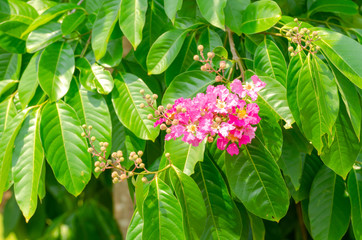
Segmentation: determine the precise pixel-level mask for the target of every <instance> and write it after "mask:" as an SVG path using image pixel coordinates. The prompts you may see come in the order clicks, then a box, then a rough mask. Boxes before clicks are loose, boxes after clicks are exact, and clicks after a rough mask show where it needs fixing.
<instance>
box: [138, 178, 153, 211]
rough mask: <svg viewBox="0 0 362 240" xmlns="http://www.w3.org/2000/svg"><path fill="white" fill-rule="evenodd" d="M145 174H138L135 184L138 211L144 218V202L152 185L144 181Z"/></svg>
mask: <svg viewBox="0 0 362 240" xmlns="http://www.w3.org/2000/svg"><path fill="white" fill-rule="evenodd" d="M143 176H144V175H138V176H137V179H136V184H135V194H136V205H137V211H138V213H139V214H140V216H141V217H142V218H144V214H143V202H144V200H145V198H146V197H147V193H148V189H149V186H150V185H149V184H146V183H144V182H142V177H143Z"/></svg>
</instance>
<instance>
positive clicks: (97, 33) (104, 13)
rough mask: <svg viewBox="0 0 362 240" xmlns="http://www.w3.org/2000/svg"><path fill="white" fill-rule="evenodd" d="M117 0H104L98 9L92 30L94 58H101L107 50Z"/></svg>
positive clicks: (117, 7) (116, 16)
mask: <svg viewBox="0 0 362 240" xmlns="http://www.w3.org/2000/svg"><path fill="white" fill-rule="evenodd" d="M120 5H121V4H120V1H119V0H105V1H103V3H102V7H101V8H100V9H99V12H98V14H97V18H96V20H95V22H94V24H93V30H92V49H93V51H94V56H95V58H96V60H99V59H101V58H102V57H103V56H104V55H105V54H106V51H107V44H108V41H109V38H110V36H111V34H112V31H113V28H114V26H115V25H116V23H117V19H118V11H119V8H120Z"/></svg>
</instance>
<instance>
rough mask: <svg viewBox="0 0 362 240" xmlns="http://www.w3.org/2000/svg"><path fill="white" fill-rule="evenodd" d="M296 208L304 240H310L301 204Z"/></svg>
mask: <svg viewBox="0 0 362 240" xmlns="http://www.w3.org/2000/svg"><path fill="white" fill-rule="evenodd" d="M296 208H297V215H298V222H299V227H300V231H301V232H302V238H303V240H308V233H307V229H306V227H305V224H304V221H303V215H302V208H301V205H300V202H299V203H297V204H296Z"/></svg>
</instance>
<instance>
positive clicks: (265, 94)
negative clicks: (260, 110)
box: [257, 76, 294, 128]
mask: <svg viewBox="0 0 362 240" xmlns="http://www.w3.org/2000/svg"><path fill="white" fill-rule="evenodd" d="M259 78H260V79H261V80H262V81H263V82H265V83H266V86H265V88H263V89H261V90H260V91H259V97H258V99H257V102H261V103H264V104H266V105H267V106H268V107H269V109H270V111H272V112H273V113H274V115H275V116H276V117H277V118H278V119H283V120H284V121H285V122H286V126H285V127H288V128H290V126H291V125H292V124H293V122H294V118H293V115H292V113H291V111H290V109H289V106H288V102H287V90H286V88H285V87H284V86H283V85H282V84H281V83H280V82H278V81H277V80H276V79H274V78H271V77H264V76H259Z"/></svg>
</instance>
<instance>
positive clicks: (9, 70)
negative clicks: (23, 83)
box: [0, 48, 21, 80]
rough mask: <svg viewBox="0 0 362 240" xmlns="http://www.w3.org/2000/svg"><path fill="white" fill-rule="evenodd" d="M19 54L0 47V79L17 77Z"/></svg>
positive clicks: (19, 64) (19, 62)
mask: <svg viewBox="0 0 362 240" xmlns="http://www.w3.org/2000/svg"><path fill="white" fill-rule="evenodd" d="M20 66H21V55H20V54H15V53H9V52H7V51H5V50H3V49H1V48H0V79H1V80H4V79H14V80H18V79H19V73H20Z"/></svg>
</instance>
